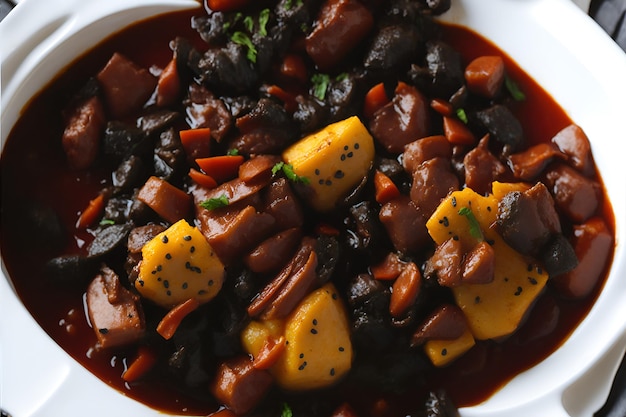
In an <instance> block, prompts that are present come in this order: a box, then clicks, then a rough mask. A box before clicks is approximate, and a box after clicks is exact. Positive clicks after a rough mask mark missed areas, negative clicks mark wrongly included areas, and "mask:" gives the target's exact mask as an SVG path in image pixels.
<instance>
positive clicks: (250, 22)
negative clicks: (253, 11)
mask: <svg viewBox="0 0 626 417" xmlns="http://www.w3.org/2000/svg"><path fill="white" fill-rule="evenodd" d="M243 25H244V26H245V27H246V30H247V31H248V32H250V33H252V32H254V19H252V16H246V17H244V19H243Z"/></svg>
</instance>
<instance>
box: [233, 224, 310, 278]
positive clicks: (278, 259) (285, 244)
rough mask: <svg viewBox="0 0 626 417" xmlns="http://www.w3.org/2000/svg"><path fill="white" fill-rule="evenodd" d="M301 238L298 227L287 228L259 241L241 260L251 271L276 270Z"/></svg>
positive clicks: (291, 252) (291, 253)
mask: <svg viewBox="0 0 626 417" xmlns="http://www.w3.org/2000/svg"><path fill="white" fill-rule="evenodd" d="M301 238H302V231H301V230H300V229H299V228H292V229H287V230H285V231H282V232H280V233H277V234H276V235H274V236H272V237H270V238H268V239H266V240H264V241H263V242H261V244H260V245H259V246H257V247H256V248H254V249H253V250H252V252H250V253H249V254H247V255H246V256H245V257H244V258H243V261H244V263H245V264H246V265H247V266H248V268H250V270H251V271H252V272H257V273H267V272H273V271H277V270H278V269H280V268H281V267H282V266H283V265H284V263H285V259H290V257H291V256H292V255H293V252H294V251H295V250H296V247H297V246H298V243H299V242H300V239H301Z"/></svg>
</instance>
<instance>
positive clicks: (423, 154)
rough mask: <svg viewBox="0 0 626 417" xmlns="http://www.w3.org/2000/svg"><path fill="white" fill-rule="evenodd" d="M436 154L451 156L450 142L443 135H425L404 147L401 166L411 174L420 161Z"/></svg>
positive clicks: (434, 156)
mask: <svg viewBox="0 0 626 417" xmlns="http://www.w3.org/2000/svg"><path fill="white" fill-rule="evenodd" d="M438 156H439V157H442V158H451V157H452V146H451V145H450V142H448V139H446V137H445V136H443V135H438V136H427V137H425V138H421V139H418V140H416V141H413V142H411V143H409V144H408V145H406V146H405V147H404V153H403V154H402V166H403V167H404V169H405V170H406V172H408V173H409V174H412V173H413V171H415V170H416V169H417V167H418V166H419V165H420V164H421V163H423V162H426V161H428V160H429V159H433V158H436V157H438Z"/></svg>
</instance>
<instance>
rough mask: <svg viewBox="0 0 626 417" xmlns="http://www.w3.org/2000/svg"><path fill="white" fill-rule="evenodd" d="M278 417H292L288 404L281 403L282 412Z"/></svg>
mask: <svg viewBox="0 0 626 417" xmlns="http://www.w3.org/2000/svg"><path fill="white" fill-rule="evenodd" d="M280 417H293V412H292V411H291V407H289V404H287V403H283V410H282V412H281V413H280Z"/></svg>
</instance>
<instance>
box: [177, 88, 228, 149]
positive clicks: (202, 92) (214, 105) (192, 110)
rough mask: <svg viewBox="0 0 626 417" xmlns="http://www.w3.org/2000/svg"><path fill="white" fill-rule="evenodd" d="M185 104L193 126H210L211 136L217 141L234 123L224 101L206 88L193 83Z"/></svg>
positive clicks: (219, 140)
mask: <svg viewBox="0 0 626 417" xmlns="http://www.w3.org/2000/svg"><path fill="white" fill-rule="evenodd" d="M184 104H185V106H186V111H185V113H186V114H187V117H188V120H189V121H190V124H191V127H192V128H194V129H197V128H203V127H208V128H209V129H211V137H212V138H213V139H215V140H216V141H217V142H221V140H222V139H223V138H224V137H225V136H226V135H227V134H228V132H229V131H230V129H231V127H232V124H233V121H232V117H231V114H230V112H229V111H228V109H227V108H226V105H225V104H224V102H223V101H222V100H220V99H219V98H216V97H215V96H214V95H213V94H212V93H211V92H209V91H208V90H207V89H206V88H204V87H202V86H200V85H198V84H196V83H191V84H190V85H189V95H188V97H187V100H185V102H184Z"/></svg>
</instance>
